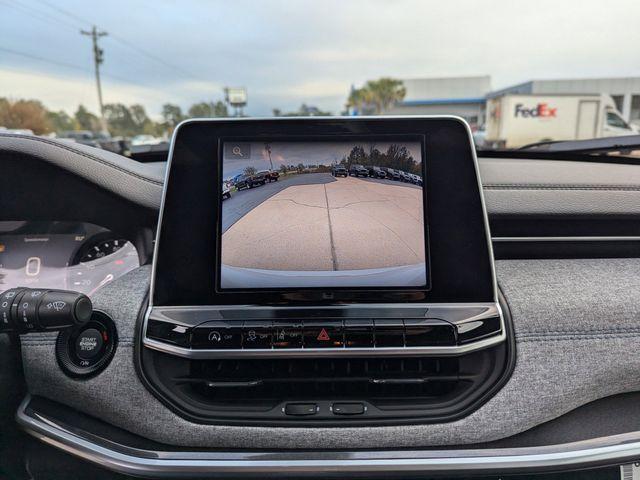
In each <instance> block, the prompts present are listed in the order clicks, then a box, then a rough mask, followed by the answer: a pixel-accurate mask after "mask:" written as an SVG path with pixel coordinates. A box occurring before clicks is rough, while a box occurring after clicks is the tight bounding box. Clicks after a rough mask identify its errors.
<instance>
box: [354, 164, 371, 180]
mask: <svg viewBox="0 0 640 480" xmlns="http://www.w3.org/2000/svg"><path fill="white" fill-rule="evenodd" d="M349 175H351V176H352V177H368V176H369V170H367V169H366V168H365V167H363V166H362V165H351V167H349Z"/></svg>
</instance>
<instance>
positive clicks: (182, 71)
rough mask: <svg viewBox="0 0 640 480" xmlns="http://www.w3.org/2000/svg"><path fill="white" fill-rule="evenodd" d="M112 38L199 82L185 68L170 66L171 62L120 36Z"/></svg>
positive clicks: (112, 36)
mask: <svg viewBox="0 0 640 480" xmlns="http://www.w3.org/2000/svg"><path fill="white" fill-rule="evenodd" d="M111 38H113V39H114V40H116V41H118V42H120V43H121V44H123V45H126V46H127V47H129V48H131V49H133V50H135V51H136V52H138V53H139V54H140V55H142V56H144V57H147V58H149V59H150V60H155V61H156V62H158V63H160V64H162V65H164V66H165V67H167V68H169V69H171V70H176V71H178V72H179V73H181V74H183V75H186V76H188V77H191V78H193V79H195V80H197V79H198V77H196V76H195V75H194V74H192V73H191V72H189V71H187V70H185V69H184V68H181V67H178V66H176V65H172V64H170V63H169V62H167V61H165V60H163V59H162V58H160V57H157V56H156V55H154V54H152V53H149V52H147V51H146V50H143V49H142V48H140V47H138V46H137V45H135V44H133V43H131V42H129V41H127V40H125V39H124V38H122V37H120V36H118V35H113V34H112V35H111Z"/></svg>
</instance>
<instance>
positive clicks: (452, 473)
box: [0, 117, 640, 479]
mask: <svg viewBox="0 0 640 480" xmlns="http://www.w3.org/2000/svg"><path fill="white" fill-rule="evenodd" d="M320 131H321V133H322V135H319V134H318V132H320ZM383 133H384V134H385V135H393V141H395V142H398V143H400V142H405V143H404V145H408V148H407V150H408V151H411V152H413V153H412V154H413V155H414V157H416V158H417V157H418V156H419V153H416V152H418V150H416V149H417V148H418V147H415V146H413V145H416V144H417V145H422V148H423V152H426V154H425V155H424V156H423V157H422V158H424V162H425V164H426V167H424V169H423V170H421V173H422V175H419V174H416V173H412V174H411V175H413V176H414V177H420V178H419V182H418V179H416V178H413V177H412V176H411V175H409V174H407V175H405V176H402V175H399V176H398V177H397V178H395V176H394V175H390V176H389V178H384V177H383V176H382V175H381V174H380V173H379V172H384V171H385V168H387V170H388V169H392V167H391V166H387V167H384V165H383V167H384V168H378V169H375V170H374V169H371V171H373V172H374V174H373V175H372V176H369V177H367V176H366V175H365V174H364V171H365V170H367V169H366V168H363V169H361V170H362V172H363V173H362V175H358V173H359V170H358V169H355V170H354V171H353V173H350V172H349V169H344V173H343V172H342V169H337V168H327V170H326V171H315V170H314V171H312V172H306V173H296V174H291V175H287V174H286V173H281V174H280V175H279V177H276V176H270V178H272V180H270V181H264V182H260V183H261V184H256V185H253V186H250V185H248V184H247V185H245V184H243V185H241V186H240V187H242V188H240V187H238V188H237V189H236V188H235V187H234V186H233V185H232V183H228V182H227V181H226V180H227V179H229V178H232V177H233V176H234V175H235V176H237V175H238V174H237V172H236V171H233V170H232V169H231V168H230V169H229V170H228V171H227V170H225V167H224V164H225V162H229V165H233V163H232V160H233V161H236V162H239V163H238V165H241V167H238V168H244V164H242V163H241V162H242V161H244V158H243V157H244V156H245V155H251V152H252V151H253V152H255V151H256V149H259V148H260V149H261V148H264V149H265V150H264V151H265V152H268V154H273V157H274V158H276V153H278V152H279V150H278V148H285V147H286V148H290V149H292V151H293V150H295V149H298V150H299V149H301V148H310V147H307V146H306V145H312V146H313V148H318V145H322V147H323V148H325V143H326V138H327V136H331V138H332V141H333V142H334V147H332V148H342V147H340V145H338V146H335V145H337V144H339V143H340V142H364V141H365V140H366V141H368V142H369V143H373V142H371V141H370V138H369V137H368V135H374V134H375V135H382V134H383ZM416 133H420V134H421V135H422V134H424V137H425V138H426V140H424V142H423V143H420V142H422V140H420V138H422V137H420V136H417V135H416ZM416 138H417V139H418V141H416ZM302 141H304V142H306V143H305V145H302V146H301V143H302ZM383 141H384V142H387V143H384V144H383V143H382V142H383ZM225 142H226V144H228V145H230V146H229V147H226V146H225ZM234 142H235V143H234ZM322 142H325V143H322ZM411 142H414V143H411ZM377 143H378V145H380V144H383V145H384V149H386V148H387V144H390V143H392V141H391V140H389V139H388V138H386V137H385V138H384V139H383V140H380V138H379V137H378V139H377ZM283 145H284V147H282V146H283ZM236 148H237V150H236ZM327 148H328V147H327ZM384 149H383V150H384ZM412 149H413V150H412ZM347 153H348V151H347ZM170 158H171V161H170V164H169V166H167V164H166V163H164V162H163V163H158V164H156V163H153V164H142V163H138V162H136V161H134V160H132V159H128V158H124V157H120V156H118V155H115V154H112V153H110V152H105V151H100V150H96V149H93V148H91V147H85V146H81V145H73V146H71V145H69V144H65V143H60V142H56V141H55V140H51V139H43V138H38V137H25V136H18V135H10V134H0V162H1V163H0V165H2V167H1V168H2V169H3V175H2V176H1V177H0V201H1V203H2V204H3V206H4V211H3V214H2V216H1V217H0V295H2V292H8V291H10V290H11V289H15V288H17V287H21V288H22V287H24V288H26V289H29V290H23V291H22V292H35V291H40V290H42V291H49V290H48V289H54V290H71V291H75V292H78V293H81V294H84V295H86V296H88V297H89V298H90V300H91V302H92V305H93V312H94V313H93V315H94V316H93V317H92V319H91V321H90V322H93V323H89V324H85V325H83V326H81V327H78V326H76V327H72V328H69V329H66V330H63V331H60V332H58V331H46V329H42V331H31V332H28V331H27V332H25V331H17V330H16V331H13V332H10V333H7V334H6V335H5V334H1V335H0V352H1V355H2V358H1V361H0V381H2V384H3V385H6V386H7V387H8V388H3V389H2V392H0V401H1V402H2V404H3V405H5V406H7V408H6V409H4V410H3V412H2V417H0V422H2V425H3V427H2V429H1V430H0V433H1V435H2V436H3V439H4V440H6V441H4V442H3V445H2V447H0V458H2V460H0V469H2V470H3V471H7V472H9V473H10V474H11V475H13V476H15V478H27V477H26V476H27V475H28V474H27V471H28V472H29V474H30V475H31V476H32V478H56V476H55V472H60V471H65V470H66V471H75V469H77V468H82V469H84V470H83V471H85V472H90V473H91V474H92V475H94V476H96V477H98V478H103V477H104V478H114V476H115V475H118V476H122V478H125V477H126V478H128V477H129V476H136V477H137V476H144V477H149V478H160V477H190V478H191V477H193V478H196V477H197V478H200V477H217V478H240V477H242V478H270V477H287V478H299V477H315V478H350V477H352V476H353V477H354V478H363V477H364V478H376V477H381V478H395V477H398V478H414V477H415V478H428V477H430V476H433V477H436V476H438V477H442V476H448V477H451V478H454V477H455V478H464V477H468V476H471V475H473V476H484V477H482V478H485V477H486V478H495V477H494V476H501V478H505V476H509V475H511V474H513V475H516V474H518V475H521V474H527V475H531V476H533V477H534V478H541V479H543V478H558V477H555V476H554V475H555V474H556V473H558V474H559V473H562V474H563V475H565V476H563V477H562V478H620V474H621V473H620V472H624V471H626V472H630V471H631V470H630V469H632V468H633V467H632V466H631V465H630V464H632V463H633V462H634V461H637V460H638V459H640V410H638V405H639V403H638V399H640V393H639V392H640V380H638V376H637V372H638V370H639V368H640V354H638V349H637V338H638V335H640V322H639V320H638V319H639V318H640V302H639V301H638V298H640V276H639V275H638V271H640V270H639V267H640V227H639V226H638V225H639V223H638V221H637V219H638V215H640V211H639V210H638V205H640V170H638V167H637V166H636V165H633V164H632V163H626V162H624V161H620V162H617V163H614V164H610V163H606V162H599V161H594V160H593V159H585V160H584V161H576V160H575V159H573V160H571V161H569V160H564V161H563V160H544V159H522V158H508V157H507V156H505V157H504V158H479V159H478V158H476V155H475V151H473V149H472V148H471V143H470V134H469V131H468V127H467V126H466V125H465V124H464V123H463V122H461V121H460V120H458V119H455V118H449V117H447V118H442V117H434V118H422V119H411V118H396V119H375V120H373V119H372V120H369V122H368V123H367V122H365V121H364V120H363V121H360V120H354V119H333V120H329V119H316V120H314V119H308V120H304V119H302V120H293V119H289V120H287V119H285V120H272V121H267V120H263V121H251V120H245V121H241V120H230V121H226V122H224V121H222V122H220V121H218V122H216V121H206V120H203V121H193V122H186V123H185V124H183V125H182V126H180V127H179V128H178V133H177V134H176V137H174V140H173V147H172V152H171V154H170ZM261 158H262V159H263V160H264V159H267V160H266V161H268V159H269V157H268V156H265V155H262V157H261ZM230 159H231V160H230ZM360 163H363V164H364V162H358V164H360ZM405 168H406V169H407V170H408V169H409V167H405ZM419 168H422V167H416V170H415V172H418V171H419ZM258 170H260V169H258ZM338 170H340V171H339V172H338ZM238 171H241V170H238ZM270 171H271V168H270V166H269V167H267V172H270ZM336 172H337V174H336ZM314 175H315V176H314ZM265 178H266V177H265ZM301 178H304V179H310V178H313V179H314V180H313V181H308V182H307V181H306V180H305V181H304V182H302V181H300V179H301ZM423 179H424V180H423ZM414 180H415V181H414ZM423 181H424V185H422V182H423ZM287 182H288V183H287ZM245 186H246V188H244V187H245ZM453 187H456V188H453ZM305 189H306V190H305ZM354 192H355V193H354ZM379 192H383V196H384V202H383V201H382V200H380V198H378V197H372V196H375V195H379V194H380V193H379ZM418 192H420V193H418ZM425 192H426V193H425ZM227 194H228V195H227ZM422 194H423V195H422ZM350 195H354V196H355V197H357V201H356V202H354V201H352V199H351V197H350ZM416 199H417V200H416ZM423 201H424V203H422V202H423ZM410 202H418V204H419V205H420V208H424V212H423V213H424V215H423V216H420V215H417V216H416V215H415V214H411V215H410V214H407V213H406V210H407V208H406V207H407V205H414V203H410ZM356 203H357V205H356ZM301 204H302V205H301ZM298 208H303V209H306V210H303V212H304V213H303V214H299V213H298V210H295V209H298ZM288 209H294V210H288ZM349 209H352V210H349ZM354 209H357V210H354ZM409 210H410V212H411V213H414V212H415V209H414V208H413V207H412V208H411V209H409ZM282 212H287V214H286V216H284V214H283V213H282ZM343 214H344V215H345V216H344V217H340V216H339V215H343ZM405 214H406V217H404V216H403V215H405ZM225 215H226V217H225ZM252 215H253V216H252ZM289 218H294V219H295V221H292V222H291V225H289V224H288V223H287V222H288V221H289ZM341 218H344V219H345V220H343V221H342V223H340V219H341ZM401 218H406V223H404V224H401V223H400V220H399V219H401ZM252 219H253V221H254V223H247V220H252ZM305 222H308V223H305ZM376 222H377V223H376ZM385 222H386V223H385ZM394 222H395V223H394ZM378 223H384V225H386V226H389V225H393V229H394V230H393V234H388V233H381V232H383V231H384V232H387V231H388V229H385V228H380V229H379V230H376V232H375V234H367V235H363V238H365V239H366V242H365V243H362V244H359V243H357V240H354V238H356V237H355V236H357V235H358V232H356V233H354V229H356V227H358V228H360V226H363V225H365V226H369V225H377V224H378ZM309 225H311V226H309ZM407 225H408V226H407ZM425 225H426V226H427V228H425ZM403 229H404V230H403ZM289 231H291V232H292V233H291V235H290V236H287V235H289V234H288V232H289ZM404 231H411V232H413V233H412V235H413V234H415V232H419V234H420V235H424V240H422V244H423V245H424V246H425V249H424V251H423V252H421V251H420V250H419V249H417V248H416V247H415V245H413V244H410V242H408V241H407V238H408V237H403V233H402V232H404ZM317 232H320V233H317ZM324 232H326V235H325V233H324ZM387 234H388V235H389V236H388V237H385V236H384V235H387ZM275 235H277V237H274V236H275ZM270 238H278V239H281V241H280V242H273V243H272V244H270V247H269V249H267V250H265V249H264V245H263V244H264V242H267V241H269V240H268V239H270ZM301 238H304V239H306V241H305V242H304V244H305V245H307V246H308V247H307V248H316V245H318V246H317V250H313V251H314V252H316V253H314V254H313V255H309V254H308V255H306V257H305V255H302V256H300V258H298V257H296V250H295V248H293V247H291V245H292V243H291V242H293V244H295V242H297V241H298V240H299V239H301ZM318 238H321V239H322V240H323V241H324V240H326V239H328V241H329V242H330V245H331V246H332V247H331V248H325V247H324V245H325V244H324V243H322V242H320V241H317V239H318ZM387 238H389V239H392V240H386V239H387ZM398 238H400V239H401V240H402V241H401V242H399V241H398V240H397V239H398ZM420 238H422V237H420ZM265 239H267V240H265ZM342 239H344V240H342ZM341 241H342V243H341ZM243 242H245V243H246V245H248V247H246V246H245V243H243ZM314 242H315V243H314ZM385 242H387V243H385ZM394 242H395V243H394ZM408 243H409V246H407V244H408ZM354 244H355V245H356V246H359V248H353V245H354ZM366 244H370V245H372V246H375V252H376V255H375V256H376V260H375V262H377V263H373V264H369V263H366V262H368V261H369V260H368V257H364V260H363V256H361V255H360V252H361V251H362V248H364V247H362V245H366ZM405 247H406V248H405ZM409 247H411V248H409ZM243 248H244V249H243ZM385 248H387V249H388V250H384V249H385ZM382 251H384V253H385V254H384V255H381V254H380V252H382ZM247 252H248V253H247ZM317 252H326V255H327V257H326V264H327V265H329V267H326V268H327V269H328V271H329V272H334V274H326V275H325V274H323V273H322V268H324V267H322V268H321V267H318V266H317V265H316V264H314V263H312V260H313V261H315V260H316V259H318V258H320V253H317ZM369 256H371V254H369ZM269 262H271V263H269ZM282 262H286V263H282ZM296 262H299V263H296ZM358 262H360V263H358ZM292 264H295V265H297V266H296V267H295V268H293V269H291V268H290V269H289V270H287V269H286V268H284V267H283V265H286V266H288V267H289V266H290V265H292ZM416 265H417V266H418V267H417V268H418V270H416ZM398 266H402V267H406V266H412V267H414V269H413V270H411V272H413V273H411V274H407V272H406V270H403V269H400V270H397V268H398ZM296 268H297V270H296ZM420 269H422V270H420ZM291 270H293V271H294V273H293V274H292V273H291ZM363 270H366V273H365V274H363V273H362V271H363ZM265 271H266V272H267V274H268V275H267V276H266V277H265V275H266V274H265ZM318 271H320V272H321V273H317V272H318ZM354 271H355V272H359V275H363V276H366V278H367V280H366V281H367V282H371V283H370V284H366V285H365V287H366V288H364V287H363V284H362V282H363V280H362V278H359V277H358V276H354V274H353V272H354ZM416 271H420V272H426V273H424V274H421V275H422V276H420V275H418V276H416V274H415V272H416ZM229 272H232V273H229ZM238 272H239V273H238ZM296 272H303V273H302V274H299V273H296ZM313 272H316V273H313ZM336 272H337V273H336ZM340 272H347V273H346V274H344V276H345V278H346V279H345V280H343V281H344V282H345V283H344V284H338V285H329V286H327V284H326V282H327V281H328V280H327V278H329V279H330V278H332V277H336V278H337V277H338V276H340V275H339V274H340ZM391 273H393V275H391ZM292 275H294V276H295V275H297V276H298V277H300V279H298V280H297V281H296V282H294V283H291V280H290V279H291V276H292ZM394 275H395V276H394ZM381 276H382V277H383V278H384V280H380V278H382V277H381ZM265 278H267V279H268V280H265ZM274 279H275V280H274ZM398 279H399V280H398ZM266 281H270V282H273V281H277V282H280V283H278V284H277V285H278V287H277V288H270V289H269V288H264V282H266ZM381 281H384V282H387V283H386V284H382V285H380V284H379V283H376V282H381ZM225 282H228V283H225ZM234 282H235V283H234ZM243 282H244V283H243ZM297 282H299V283H297ZM305 282H306V283H305ZM349 282H351V283H349ZM354 282H359V283H354ZM411 282H413V283H411ZM296 285H297V287H296ZM407 285H409V287H407ZM21 294H23V295H26V293H21ZM4 298H5V297H0V302H1V301H2V300H3V299H4ZM24 298H26V297H24ZM11 301H12V300H11V299H9V302H10V303H11ZM21 302H22V300H21ZM15 308H16V310H15V312H19V311H20V310H19V309H20V308H21V307H20V305H18V304H17V303H16V304H15ZM25 311H26V310H25ZM87 325H88V326H87ZM89 327H90V328H89ZM89 329H93V330H96V331H98V332H99V335H98V336H99V338H98V342H99V347H98V349H97V350H96V352H97V353H96V355H97V357H95V360H94V358H93V357H92V358H91V359H89V360H88V358H89V357H86V358H85V357H83V354H82V353H79V351H78V350H77V348H78V345H81V346H82V345H83V343H82V342H83V340H82V339H83V338H85V336H83V335H85V333H86V332H87V330H89ZM36 330H37V329H36ZM98 350H99V351H98ZM101 355H104V360H103V359H102V358H101V357H100V356H101ZM83 362H84V363H83ZM14 417H15V418H14ZM5 426H6V428H5ZM25 432H26V434H25ZM16 446H19V449H20V452H21V453H19V454H16V453H15V451H16V450H15V448H16ZM621 469H622V470H621ZM572 472H578V473H572ZM580 475H593V477H585V476H580ZM538 476H539V477H538ZM630 478H631V477H630Z"/></svg>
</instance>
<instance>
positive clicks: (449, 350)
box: [143, 115, 506, 358]
mask: <svg viewBox="0 0 640 480" xmlns="http://www.w3.org/2000/svg"><path fill="white" fill-rule="evenodd" d="M407 118H409V119H411V120H425V119H427V120H428V119H450V120H455V121H457V122H459V123H461V124H462V125H463V127H464V128H465V130H466V131H467V136H468V139H469V148H470V150H471V158H472V159H473V166H474V169H475V172H476V180H477V183H478V194H479V195H480V203H481V206H482V215H483V221H484V226H485V234H486V241H487V250H488V253H489V262H490V268H491V281H492V287H493V305H495V306H496V307H497V309H498V312H499V315H500V321H501V325H502V332H501V334H500V335H499V336H496V337H492V338H490V339H485V340H480V341H479V342H475V343H472V344H468V345H464V346H457V347H412V348H411V350H417V349H419V350H418V351H417V352H416V351H414V352H408V349H407V348H403V349H402V350H401V351H398V350H400V349H384V350H383V349H382V348H378V349H366V352H368V353H371V352H372V351H374V352H376V354H385V355H395V356H397V355H412V354H416V353H419V354H425V355H429V354H433V355H436V354H437V355H459V354H462V353H468V352H471V351H474V350H479V349H482V348H487V347H489V346H492V345H495V344H497V343H500V342H502V341H504V340H505V338H506V333H505V326H504V317H503V315H502V310H501V309H500V305H499V302H498V282H497V279H496V268H495V261H494V255H493V242H492V239H491V232H490V229H489V216H488V214H487V207H486V202H485V198H484V190H483V188H482V180H481V177H480V167H479V165H478V156H477V154H476V150H475V148H474V147H473V145H474V143H473V134H472V133H471V128H470V127H469V124H468V123H467V122H466V121H465V120H464V119H463V118H461V117H458V116H455V115H420V116H417V115H416V116H411V117H407V116H406V115H384V116H367V117H366V118H365V119H364V120H393V119H407ZM294 119H295V120H301V118H294ZM322 119H328V120H333V121H335V120H347V121H354V120H355V119H354V117H345V116H337V117H313V120H322ZM267 120H268V121H288V120H292V118H291V117H252V118H219V119H207V118H191V119H187V120H184V121H182V122H180V123H179V124H178V125H177V126H176V128H175V130H174V131H173V136H172V138H171V145H170V148H169V156H168V160H167V166H166V172H165V181H164V186H163V190H162V200H161V202H160V213H159V216H158V225H157V230H156V232H157V233H156V240H155V245H154V249H153V262H152V267H151V282H150V287H149V305H148V308H147V311H146V313H145V317H144V325H143V331H144V337H143V343H144V345H146V346H148V347H149V348H154V349H156V350H159V351H164V352H166V353H172V354H174V355H179V356H185V357H189V358H203V357H200V356H199V354H198V356H191V355H190V354H189V352H191V351H192V350H190V349H185V348H182V347H177V346H173V345H168V344H164V343H162V342H157V341H154V340H151V339H148V338H146V331H147V322H148V319H149V315H150V313H151V310H152V308H153V298H154V291H155V279H156V265H157V261H156V260H157V257H158V249H159V245H160V231H161V230H162V220H163V215H164V206H165V199H166V195H167V188H168V185H169V176H170V172H171V164H172V163H173V152H174V146H175V141H176V138H177V135H178V132H179V131H180V129H181V128H182V127H183V126H184V125H188V124H190V123H215V122H228V121H232V122H235V121H238V122H255V121H267ZM462 305H463V304H450V305H448V306H451V307H456V306H462ZM414 306H416V307H417V306H418V305H414ZM235 307H236V308H239V307H241V308H251V306H250V305H246V306H239V305H237V306H235ZM185 308H192V307H185ZM209 308H210V307H209ZM220 308H223V307H220ZM436 348H437V349H442V348H446V350H439V351H436V350H434V349H436ZM355 350H356V349H348V350H346V349H344V350H343V349H306V350H300V352H304V354H305V355H308V354H313V355H315V354H321V355H324V354H332V355H347V356H348V355H350V354H352V352H355ZM383 351H384V352H385V353H382V352H383ZM198 352H211V354H214V355H216V354H220V355H222V354H225V355H224V356H235V354H232V355H227V354H229V353H230V352H237V351H231V350H198ZM241 352H243V353H244V354H245V355H244V356H248V355H246V353H247V352H250V351H249V350H241ZM253 352H255V353H256V355H252V356H261V354H260V352H262V353H263V354H264V353H267V352H268V355H269V356H274V353H277V354H279V353H280V352H281V351H280V350H266V351H258V350H254V351H253ZM286 352H288V351H286ZM291 352H294V350H292V351H291ZM343 352H344V353H343ZM387 352H388V353H387ZM282 353H283V354H284V353H285V351H284V350H283V351H282ZM363 354H365V353H363ZM283 356H299V355H297V354H294V355H283ZM205 358H212V357H205Z"/></svg>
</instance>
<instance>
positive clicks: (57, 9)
mask: <svg viewBox="0 0 640 480" xmlns="http://www.w3.org/2000/svg"><path fill="white" fill-rule="evenodd" d="M36 1H37V2H39V3H41V4H43V5H46V6H47V7H49V8H51V9H53V10H56V11H57V12H60V13H62V14H63V15H65V16H67V17H69V18H73V19H74V20H76V21H78V22H80V23H86V24H87V25H91V24H92V22H90V21H89V20H86V19H84V18H82V17H79V16H78V15H76V14H75V13H72V12H70V11H69V10H65V9H64V8H62V7H59V6H58V5H54V4H52V3H50V2H48V1H47V0H36Z"/></svg>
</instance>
